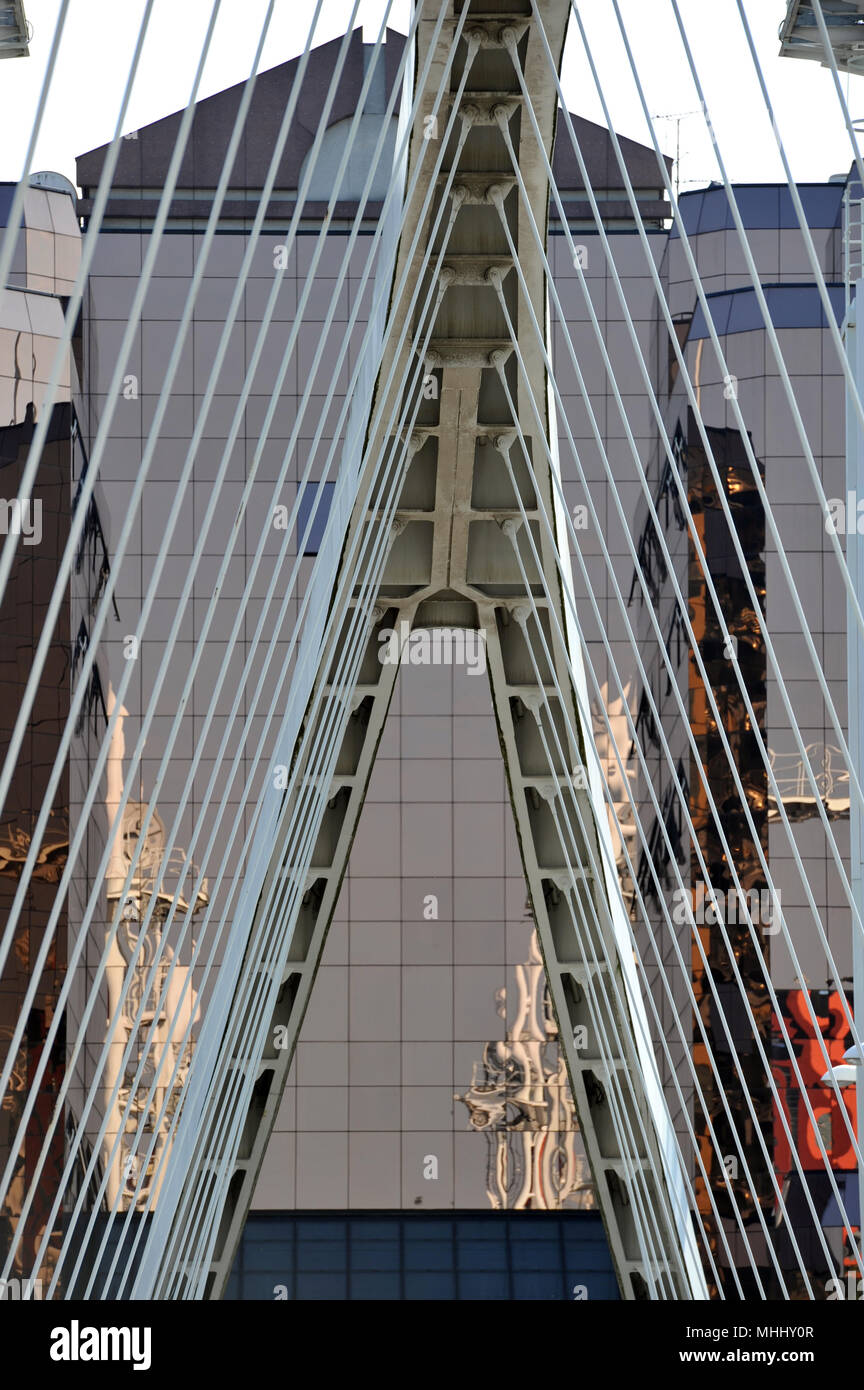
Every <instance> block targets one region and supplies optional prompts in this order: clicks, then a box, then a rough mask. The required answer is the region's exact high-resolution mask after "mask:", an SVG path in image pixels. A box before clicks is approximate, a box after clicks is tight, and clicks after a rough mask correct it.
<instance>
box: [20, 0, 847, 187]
mask: <svg viewBox="0 0 864 1390" xmlns="http://www.w3.org/2000/svg"><path fill="white" fill-rule="evenodd" d="M620 3H621V10H622V14H623V16H624V20H625V23H626V24H627V29H628V34H629V37H630V41H631V44H632V47H633V51H634V55H635V58H636V62H637V64H638V66H639V69H640V76H641V79H642V82H643V85H644V87H645V91H646V98H647V101H648V105H649V110H650V112H651V114H652V115H654V116H659V115H666V114H670V115H671V114H674V115H677V114H679V113H690V112H693V111H694V110H695V109H696V108H697V107H698V102H697V99H696V95H695V92H694V89H693V85H692V83H691V81H690V76H689V72H688V70H687V66H686V59H685V57H684V53H683V49H682V48H681V44H680V40H679V37H678V31H677V27H676V24H675V18H674V14H673V10H672V5H671V3H670V0H620ZM679 3H680V8H681V12H682V16H683V19H684V22H685V26H686V28H687V32H688V35H689V38H690V42H691V45H692V47H693V50H694V58H695V62H696V66H697V69H698V70H699V73H700V76H701V80H702V82H703V85H704V87H705V92H706V99H707V103H708V108H709V111H710V113H711V118H712V120H713V123H714V128H715V131H716V134H717V140H718V144H719V147H720V149H721V152H722V153H723V157H724V159H725V161H726V164H727V167H728V169H729V172H730V174H731V176H732V177H733V178H734V179H736V180H738V181H740V182H748V181H749V182H756V181H763V180H768V181H773V180H779V179H782V177H783V173H782V166H781V164H780V160H779V156H778V155H777V151H776V146H775V144H774V139H773V136H772V133H771V127H770V124H769V122H768V119H767V116H766V114H765V107H764V104H763V100H762V97H761V94H760V91H759V87H758V83H757V78H756V73H755V70H754V67H753V64H752V61H751V58H750V54H749V50H748V48H747V45H746V41H745V38H744V32H743V27H742V24H741V21H740V18H739V14H738V9H737V5H736V0H679ZM745 8H746V12H747V15H748V19H749V22H750V25H751V28H752V30H753V35H754V40H755V42H756V45H757V48H758V51H759V56H760V61H761V63H762V66H763V70H764V72H765V77H766V81H767V84H768V87H769V90H770V93H771V98H772V101H773V102H774V104H775V109H776V113H777V124H778V128H779V130H780V133H781V135H782V137H783V140H784V143H785V145H786V148H787V152H788V154H789V157H790V162H791V164H792V170H793V174H794V175H795V177H796V178H797V179H801V180H807V179H812V180H824V179H827V178H828V177H829V175H831V174H834V173H839V172H841V171H845V170H846V169H848V167H849V165H850V163H851V157H852V156H851V148H850V144H849V139H848V135H847V133H846V131H845V128H844V126H843V122H842V118H841V112H840V106H839V103H838V101H837V97H836V94H835V91H834V87H833V81H832V78H831V74H830V72H829V71H827V70H826V69H823V68H821V67H820V66H819V64H817V63H812V62H801V61H792V60H790V59H780V58H779V57H778V56H777V50H778V47H779V44H778V41H777V31H778V28H779V25H780V23H781V21H782V19H783V16H784V14H785V9H786V6H785V3H784V0H745ZM25 9H26V12H27V17H28V19H29V20H30V23H31V25H32V27H33V39H32V42H31V56H30V58H25V59H10V60H7V61H4V62H3V63H0V131H2V132H3V135H2V139H0V179H7V180H11V179H17V178H19V177H20V176H21V172H22V169H23V163H24V157H25V154H26V149H27V141H28V137H29V134H30V131H31V129H32V124H33V118H34V115H35V111H36V106H37V102H38V99H39V92H40V89H41V84H42V79H43V76H44V72H45V67H46V63H47V58H48V53H49V49H50V46H51V40H52V36H53V32H54V25H55V22H56V18H57V14H58V11H59V0H25ZM211 10H212V0H179V3H178V0H156V2H155V6H154V13H153V17H152V19H151V21H150V26H149V31H148V35H147V39H146V41H145V47H144V53H143V57H142V61H141V66H140V68H139V74H138V78H137V80H136V85H135V88H134V91H133V94H132V99H131V105H130V109H129V116H128V120H127V121H126V122H125V123H124V128H125V129H128V130H131V129H135V128H136V127H140V126H143V125H146V124H148V123H149V122H150V121H154V120H157V119H158V118H159V117H161V116H165V115H168V114H169V113H170V112H172V111H176V110H179V109H181V108H182V107H183V106H185V105H186V102H187V100H188V97H189V93H190V90H191V84H192V80H193V76H194V71H195V65H196V62H197V58H198V55H199V53H200V50H201V45H202V41H203V37H204V34H205V31H206V27H207V23H208V20H209V16H210V13H211ZM351 10H352V4H351V3H350V0H324V5H323V11H322V16H321V19H320V20H319V25H318V30H317V33H316V42H322V43H323V42H325V41H326V40H328V39H331V38H334V37H337V36H338V35H339V34H341V33H343V32H344V30H345V27H346V25H347V23H348V20H349V18H350V15H351ZM265 11H266V0H222V6H221V11H220V15H219V19H218V21H217V27H216V32H215V38H214V41H213V45H212V48H211V53H210V56H209V59H208V64H207V68H206V71H205V74H204V79H203V83H202V86H201V90H200V95H201V96H209V95H210V94H212V93H213V92H217V91H221V90H222V89H224V88H226V87H230V86H232V85H234V84H235V83H237V82H241V81H243V80H244V79H245V77H246V76H248V72H249V68H250V66H251V62H252V58H253V55H254V51H255V45H256V42H257V38H258V34H259V32H260V28H261V24H262V22H263V19H264V14H265ZM385 11H386V0H360V6H359V11H358V17H357V21H356V22H357V23H362V24H363V25H364V29H365V34H366V38H367V40H368V39H371V38H372V37H374V34H375V32H376V31H377V28H378V26H379V25H380V22H381V19H382V17H383V15H384V13H385ZM143 12H144V0H71V4H70V7H69V16H68V18H67V21H66V29H65V33H64V36H63V40H62V45H61V51H60V58H59V62H58V65H57V68H56V70H55V75H54V79H53V82H52V87H51V91H50V94H49V98H48V106H47V110H46V113H45V117H44V120H43V124H42V131H41V134H40V138H39V142H38V145H37V149H36V154H35V158H34V160H33V166H32V167H33V169H34V170H35V169H55V170H58V171H59V172H61V173H64V174H66V175H67V177H69V178H71V179H72V180H73V182H74V179H75V156H76V154H81V153H84V152H85V151H86V150H89V149H93V148H94V147H96V146H98V145H102V144H105V143H106V142H107V141H108V140H109V139H110V137H111V134H112V131H113V126H114V123H115V121H116V115H117V111H118V109H119V104H120V99H121V95H122V91H123V87H124V85H125V80H126V77H127V74H128V70H129V65H130V61H131V57H132V53H133V49H134V45H135V41H136V38H137V33H138V28H139V25H140V22H141V18H142V15H143ZM313 12H314V0H277V3H276V14H275V18H274V20H273V22H272V24H271V29H270V34H269V37H268V41H267V45H266V48H265V52H264V59H263V62H262V64H261V67H262V69H266V68H269V67H275V66H276V65H277V64H279V63H282V62H285V61H286V60H287V59H289V58H292V57H294V56H296V55H297V54H298V53H300V52H301V51H302V49H303V45H304V42H305V37H306V32H307V29H308V25H309V22H310V20H311V16H312V14H313ZM580 13H581V14H582V16H583V21H584V23H585V26H586V29H587V31H588V37H589V42H590V43H591V46H592V50H593V52H594V56H595V61H596V63H597V67H598V69H599V72H600V76H601V79H602V82H603V86H604V90H605V92H606V94H607V100H608V102H609V106H610V109H611V113H612V117H613V122H614V124H615V126H616V129H617V130H618V132H619V134H622V135H629V136H631V137H633V138H635V139H641V140H643V141H646V143H647V135H646V130H645V125H644V122H643V119H642V114H641V107H640V104H639V99H638V95H637V92H636V88H635V85H634V82H633V78H632V74H631V71H630V68H629V64H628V61H627V57H626V54H625V52H624V49H623V46H622V44H621V39H620V34H619V32H618V27H617V22H616V19H615V14H614V9H613V6H612V3H611V0H581V4H580ZM408 15H409V0H393V4H392V8H391V11H390V19H389V23H390V25H391V27H392V28H395V29H399V30H401V31H402V32H403V33H404V32H406V30H407V28H408ZM355 27H356V26H355ZM843 81H844V87H848V89H849V99H850V111H851V115H852V117H853V119H854V118H856V117H858V116H862V117H864V89H862V78H860V77H853V78H850V79H845V78H844V79H843ZM564 89H565V92H566V93H567V96H568V104H569V106H570V109H571V111H574V112H576V113H578V114H579V115H582V116H587V117H588V118H589V119H591V120H596V121H599V122H601V123H602V121H603V115H602V109H601V107H600V103H599V100H598V98H597V94H596V91H595V89H594V85H593V82H592V79H591V75H590V70H589V68H588V65H587V62H586V60H585V57H584V53H583V52H582V49H581V44H580V40H579V34H578V29H577V26H576V23H575V21H574V20H572V19H571V24H570V34H569V38H568V48H567V53H566V55H565V63H564ZM657 129H658V135H659V138H660V141H661V145H662V146H663V147H664V149H665V150H666V152H667V153H670V154H674V153H675V141H676V126H675V123H674V122H673V121H661V122H659V124H658V126H657ZM680 134H681V154H682V159H681V181H682V187H688V186H694V185H695V184H701V183H706V182H708V181H709V180H710V179H711V178H713V177H717V171H716V166H715V164H714V159H713V155H712V150H711V143H710V140H709V138H708V135H707V130H706V127H705V123H704V120H703V118H702V116H701V114H700V115H686V116H685V118H684V119H683V120H682V122H681V127H680ZM861 140H862V142H864V135H862V136H861Z"/></svg>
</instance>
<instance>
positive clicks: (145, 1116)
mask: <svg viewBox="0 0 864 1390" xmlns="http://www.w3.org/2000/svg"><path fill="white" fill-rule="evenodd" d="M107 703H108V716H109V718H110V716H111V712H112V710H113V708H114V704H115V696H114V691H113V689H112V688H111V687H109V692H108V702H107ZM127 713H128V711H127V710H125V709H122V708H121V710H120V715H119V718H118V720H117V723H116V725H115V728H114V733H113V735H112V738H111V747H110V752H109V754H108V758H107V762H106V779H107V794H106V798H105V805H106V810H107V812H108V823H109V825H110V824H112V823H113V820H114V817H115V816H116V814H117V810H118V807H119V805H120V800H121V794H122V789H123V757H124V754H125V739H124V735H123V722H124V719H125V717H126V715H127ZM146 810H147V806H146V804H145V803H142V802H133V801H128V802H127V804H126V807H125V809H124V811H123V816H122V821H121V824H120V828H119V829H118V831H117V834H116V836H115V838H114V843H113V846H112V852H111V858H110V860H109V862H108V870H107V873H106V895H107V899H108V920H109V923H110V924H111V925H113V923H114V922H115V921H116V920H117V918H118V916H119V924H118V928H117V933H116V936H115V937H114V939H113V941H112V942H111V947H110V954H109V958H108V966H107V969H106V978H107V982H108V1018H109V1020H110V1019H112V1018H113V1017H114V1015H115V1012H116V1010H117V1007H118V1004H119V1002H120V997H121V994H122V992H123V987H124V983H125V981H126V979H127V976H128V975H129V973H130V972H131V981H130V983H129V989H128V992H127V994H126V998H125V1000H124V1001H123V1006H122V1012H121V1014H120V1017H119V1019H118V1021H117V1024H116V1026H115V1027H114V1030H113V1033H112V1034H111V1036H110V1041H109V1048H108V1054H109V1055H108V1065H107V1067H106V1070H105V1091H104V1094H105V1105H106V1108H108V1109H110V1120H109V1123H108V1127H107V1132H106V1136H105V1147H104V1155H105V1162H106V1166H107V1165H108V1160H109V1156H110V1154H111V1151H112V1149H113V1148H114V1143H115V1140H116V1137H117V1132H118V1130H119V1128H120V1126H121V1122H122V1123H123V1129H124V1133H123V1138H122V1140H121V1143H120V1145H119V1147H118V1149H117V1152H116V1154H115V1156H114V1160H113V1162H112V1163H111V1164H110V1171H109V1178H108V1187H107V1193H106V1196H107V1199H108V1203H109V1205H113V1204H114V1203H115V1202H116V1201H117V1198H118V1194H119V1203H118V1205H119V1209H120V1210H121V1211H124V1210H126V1209H127V1208H128V1207H129V1206H130V1205H131V1204H132V1202H133V1201H134V1202H135V1205H136V1206H137V1207H143V1206H144V1205H145V1204H146V1203H147V1200H148V1198H149V1196H150V1192H151V1181H152V1176H153V1174H154V1173H155V1171H156V1169H157V1167H158V1165H159V1162H160V1159H161V1157H162V1152H163V1149H164V1146H165V1143H166V1141H167V1134H168V1131H169V1129H170V1126H171V1120H172V1116H173V1115H174V1113H175V1110H176V1107H177V1104H178V1102H179V1098H180V1094H181V1091H182V1087H183V1081H184V1079H185V1076H186V1072H187V1070H188V1066H189V1061H190V1059H191V1055H192V1037H191V1035H190V1039H189V1041H188V1042H187V1043H186V1045H185V1047H184V1044H183V1038H184V1035H185V1033H186V1029H187V1027H188V1026H189V1022H190V1019H191V1020H192V1021H193V1022H195V1021H197V1019H198V1017H199V1014H200V1006H199V1003H198V996H197V994H196V991H195V990H194V989H193V987H192V980H191V978H190V973H189V967H188V966H185V965H178V966H177V967H176V969H175V971H174V974H173V975H172V977H171V983H170V985H169V987H168V991H167V994H166V997H165V1000H164V1001H163V1004H162V1007H161V1008H159V1009H158V1012H157V1006H158V1003H159V998H160V996H161V994H162V991H163V988H164V986H165V981H166V978H167V975H168V971H169V970H170V968H171V963H172V961H173V960H174V950H173V949H172V947H171V946H170V945H165V946H164V948H163V949H162V952H161V956H160V959H159V964H158V966H157V968H156V971H155V974H154V978H153V981H152V984H151V987H150V991H149V997H148V998H147V999H146V1000H145V999H144V990H145V988H146V984H147V978H148V975H149V973H150V970H151V967H152V965H153V961H154V959H155V958H156V956H157V955H159V951H160V946H161V944H162V938H163V924H164V923H165V920H166V918H167V916H168V913H169V912H170V909H171V905H172V903H173V902H174V900H175V891H174V889H172V884H173V885H174V888H176V885H177V881H178V879H179V876H180V873H181V872H182V869H183V866H184V864H185V863H186V856H185V853H184V852H183V850H180V849H174V850H172V851H170V852H168V851H167V846H166V840H165V826H164V824H163V821H162V819H161V817H160V816H159V814H158V812H154V813H153V816H152V819H151V821H150V824H149V826H148V828H147V831H146V839H145V843H144V847H143V849H142V851H141V856H140V858H139V860H138V864H137V865H136V868H135V873H134V876H133V878H132V880H131V883H130V885H129V889H128V891H127V892H126V894H125V896H124V894H123V885H124V883H125V880H126V875H127V872H128V870H129V866H130V864H131V862H132V858H133V856H134V853H135V849H136V845H137V842H138V840H139V839H140V835H141V827H142V823H143V820H144V817H145V814H146ZM195 873H196V870H195V866H194V865H190V869H189V873H188V875H187V880H186V882H187V883H191V882H192V881H193V880H194V877H195ZM206 887H207V884H206V879H204V880H202V884H201V887H200V889H199V891H198V893H197V895H196V898H195V901H194V902H193V903H192V904H191V905H190V903H189V902H188V901H187V900H186V899H185V898H184V897H182V895H181V896H180V897H179V898H178V899H177V905H176V912H175V915H174V919H173V922H172V924H171V930H172V931H173V932H174V933H179V931H180V929H181V927H182V921H183V917H184V915H185V914H187V913H189V912H190V911H191V912H192V913H193V914H194V913H196V912H199V911H200V910H201V908H203V907H205V906H206V904H207V902H208V895H207V891H206ZM154 898H155V899H156V903H155V907H154V909H153V915H152V917H151V919H150V923H149V926H148V928H147V931H146V935H145V936H144V938H143V940H142V938H141V922H142V921H143V920H144V919H145V918H146V916H147V912H148V909H149V907H150V904H151V902H152V900H153V899H154ZM142 1004H143V1007H142ZM175 1013H176V1019H175ZM172 1020H174V1023H173V1027H172V1026H171V1023H172ZM109 1027H110V1022H109ZM151 1028H152V1029H153V1036H152V1040H149V1039H150V1030H151ZM133 1034H134V1035H135V1040H134V1043H133V1046H132V1049H131V1051H130V1054H129V1057H128V1060H127V1063H126V1071H125V1076H124V1077H123V1081H122V1084H121V1085H120V1088H119V1090H118V1092H117V1097H116V1100H115V1101H114V1103H113V1105H112V1103H111V1096H112V1093H113V1090H114V1087H115V1085H116V1083H117V1079H118V1077H119V1075H120V1068H121V1066H122V1062H123V1053H124V1050H125V1048H126V1045H127V1043H128V1042H129V1039H130V1038H131V1037H132V1036H133ZM181 1049H182V1051H183V1059H182V1062H181V1065H180V1067H179V1069H178V1072H177V1076H176V1079H175V1082H174V1086H173V1088H172V1094H171V1096H170V1099H169V1102H168V1105H167V1107H166V1109H165V1113H164V1115H163V1116H162V1119H161V1122H160V1124H159V1128H160V1131H161V1135H160V1138H159V1140H158V1141H157V1143H156V1145H155V1146H154V1148H153V1153H152V1155H151V1156H150V1159H149V1162H148V1175H147V1178H146V1179H145V1181H144V1182H143V1183H142V1184H141V1187H140V1188H139V1190H138V1194H137V1197H136V1196H135V1189H136V1185H137V1183H138V1179H139V1177H140V1171H141V1164H142V1163H143V1161H144V1158H145V1155H146V1153H147V1149H148V1148H149V1145H150V1141H151V1139H152V1136H153V1131H154V1126H155V1125H156V1122H157V1119H158V1117H159V1115H160V1113H161V1111H162V1107H163V1104H164V1102H165V1095H166V1089H167V1087H168V1085H169V1082H170V1080H171V1075H172V1073H173V1070H174V1065H175V1063H176V1061H177V1059H178V1057H179V1055H180V1052H181ZM142 1057H143V1058H144V1067H143V1070H142V1073H141V1076H140V1078H139V1081H138V1084H137V1087H136V1090H135V1095H134V1098H133V1100H132V1104H131V1106H130V1105H129V1098H130V1094H131V1090H132V1086H133V1083H134V1078H135V1075H136V1072H137V1070H138V1066H139V1063H140V1061H141V1059H142ZM154 1080H155V1090H154V1092H153V1098H152V1100H151V1102H150V1104H149V1105H148V1104H147V1096H148V1094H149V1092H150V1090H151V1087H153V1085H154ZM127 1106H128V1107H129V1108H128V1113H126V1112H127ZM124 1114H125V1115H126V1118H125V1122H123V1116H124ZM153 1195H154V1199H155V1197H156V1195H158V1194H156V1193H154V1194H153Z"/></svg>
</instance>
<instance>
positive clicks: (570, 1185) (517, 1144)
mask: <svg viewBox="0 0 864 1390" xmlns="http://www.w3.org/2000/svg"><path fill="white" fill-rule="evenodd" d="M515 976H516V991H517V999H516V1011H515V1014H514V1016H513V1018H512V1021H511V1023H510V1025H509V1027H508V1029H507V1036H506V1038H505V1039H504V1041H503V1042H488V1043H487V1044H486V1045H485V1047H484V1048H483V1059H482V1061H480V1062H475V1063H474V1075H473V1077H472V1081H471V1086H470V1088H469V1090H468V1091H466V1092H465V1094H464V1095H457V1096H456V1099H457V1100H461V1101H462V1102H463V1103H464V1104H465V1105H467V1107H468V1112H469V1116H470V1123H471V1126H472V1128H473V1129H477V1130H483V1131H484V1132H485V1134H486V1135H487V1141H488V1145H489V1152H488V1162H487V1170H486V1191H487V1194H488V1197H489V1201H490V1202H491V1204H492V1206H493V1207H494V1208H495V1209H496V1210H500V1209H502V1208H503V1209H508V1210H513V1209H519V1208H532V1209H536V1210H544V1211H555V1210H557V1209H558V1208H560V1207H562V1206H565V1205H566V1206H568V1207H580V1208H583V1209H585V1210H588V1209H591V1208H593V1207H594V1206H595V1205H596V1203H595V1199H594V1193H593V1189H592V1186H591V1175H590V1171H589V1168H588V1162H587V1160H586V1158H585V1155H584V1153H583V1151H582V1145H581V1141H580V1139H579V1127H578V1123H577V1120H576V1111H575V1108H574V1105H573V1098H572V1095H571V1093H570V1085H569V1082H568V1080H567V1068H566V1065H565V1061H564V1056H563V1053H562V1051H561V1049H560V1047H559V1046H558V1025H557V1023H556V1021H555V1015H554V1013H553V1011H552V1004H551V1001H550V998H549V992H548V990H547V988H546V976H545V972H544V969H543V960H542V957H541V955H540V948H539V945H538V941H537V931H536V929H535V930H533V931H532V932H531V945H530V950H529V958H528V960H527V961H526V962H525V964H524V965H517V966H516V968H515ZM505 995H506V991H505V990H501V991H499V999H498V1012H499V1013H500V1015H501V1017H502V1018H506V1016H507V1006H506V998H505Z"/></svg>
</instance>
